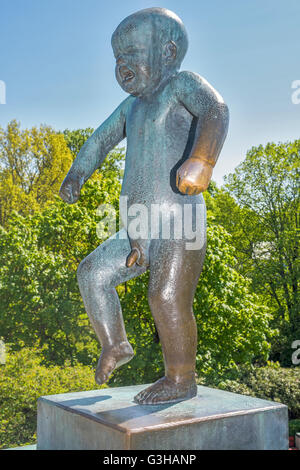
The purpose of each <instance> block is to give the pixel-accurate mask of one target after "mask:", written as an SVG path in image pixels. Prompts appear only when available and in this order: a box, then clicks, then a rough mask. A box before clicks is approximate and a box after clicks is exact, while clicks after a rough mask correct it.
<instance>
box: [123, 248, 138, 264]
mask: <svg viewBox="0 0 300 470" xmlns="http://www.w3.org/2000/svg"><path fill="white" fill-rule="evenodd" d="M139 255H140V254H139V252H138V250H137V249H136V248H133V250H131V252H130V253H129V255H128V256H127V259H126V266H127V268H131V267H132V266H133V265H134V264H135V263H136V262H137V260H138V259H139Z"/></svg>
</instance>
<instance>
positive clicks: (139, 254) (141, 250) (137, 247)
mask: <svg viewBox="0 0 300 470" xmlns="http://www.w3.org/2000/svg"><path fill="white" fill-rule="evenodd" d="M130 245H131V252H130V253H129V255H128V256H127V259H126V266H127V268H131V267H132V266H134V265H135V264H137V265H138V266H145V267H147V266H148V264H149V263H148V259H147V258H148V257H147V254H146V246H143V243H141V242H139V240H130Z"/></svg>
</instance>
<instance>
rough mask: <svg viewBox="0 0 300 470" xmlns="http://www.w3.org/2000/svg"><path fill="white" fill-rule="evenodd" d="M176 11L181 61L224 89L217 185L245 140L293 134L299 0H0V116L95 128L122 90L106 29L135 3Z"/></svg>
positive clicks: (299, 132) (299, 128) (297, 118)
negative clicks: (185, 38) (0, 92)
mask: <svg viewBox="0 0 300 470" xmlns="http://www.w3.org/2000/svg"><path fill="white" fill-rule="evenodd" d="M151 6H161V7H165V8H169V9H171V10H173V11H175V13H177V14H178V15H179V16H180V17H181V19H182V20H183V22H184V23H185V26H186V28H187V31H188V34H189V43H190V45H189V50H188V53H187V56H186V58H185V60H184V63H183V66H182V69H183V70H191V71H194V72H198V73H200V75H202V76H204V77H205V78H206V79H207V80H208V81H209V82H210V83H211V84H212V85H213V86H214V87H215V88H216V89H217V90H218V91H219V92H220V93H221V94H222V95H223V97H224V99H225V101H226V102H227V103H228V106H229V108H230V113H231V122H230V130H229V134H228V138H227V141H226V143H225V145H224V149H223V151H222V154H221V156H220V159H219V161H218V164H217V166H216V168H215V172H214V179H215V180H216V181H217V182H218V183H219V184H221V183H222V176H223V175H225V174H228V173H229V172H230V171H232V170H233V169H234V167H235V166H236V165H237V164H238V163H239V162H240V161H241V160H242V159H243V158H244V157H245V154H246V151H247V149H249V148H250V147H252V146H253V145H259V144H264V143H266V142H268V141H286V140H292V139H296V138H300V104H299V105H295V104H293V103H292V101H291V94H292V89H291V84H292V82H293V81H294V80H300V33H299V31H300V27H299V25H300V1H299V0H226V1H225V0H210V1H208V0H207V1H203V0H164V1H163V0H162V1H161V2H160V3H159V2H153V0H152V1H148V0H129V1H127V2H126V1H124V0H106V1H102V0H0V80H3V81H5V83H6V87H7V95H6V104H5V105H0V125H1V126H3V127H4V126H6V125H7V123H8V122H9V121H10V120H11V119H13V118H16V119H17V120H19V121H20V122H21V125H22V127H31V126H32V125H39V124H40V123H46V124H49V125H52V126H53V127H54V128H56V129H61V130H62V129H65V128H69V129H75V128H79V127H81V128H82V127H88V126H90V127H97V126H98V125H99V124H101V122H102V121H103V120H104V119H105V118H106V117H107V116H108V115H109V114H110V113H111V112H112V111H113V110H114V109H115V107H116V106H117V105H118V104H119V103H120V101H121V100H122V99H124V97H125V93H124V92H123V91H122V90H121V89H120V88H119V85H118V84H117V82H116V80H115V77H114V58H113V54H112V50H111V45H110V38H111V34H112V32H113V31H114V29H115V28H116V26H117V25H118V24H119V22H120V21H121V20H122V19H123V18H124V17H125V16H128V15H129V14H131V13H133V12H134V11H136V10H139V9H142V8H148V7H151Z"/></svg>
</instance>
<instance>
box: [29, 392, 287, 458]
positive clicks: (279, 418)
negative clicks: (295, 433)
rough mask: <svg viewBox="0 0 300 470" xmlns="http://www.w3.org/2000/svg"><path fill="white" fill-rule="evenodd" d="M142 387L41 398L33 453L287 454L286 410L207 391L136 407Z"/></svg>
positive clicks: (251, 398) (233, 394)
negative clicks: (265, 451) (279, 451)
mask: <svg viewBox="0 0 300 470" xmlns="http://www.w3.org/2000/svg"><path fill="white" fill-rule="evenodd" d="M145 387H146V385H138V386H131V387H120V388H105V389H101V390H93V391H89V392H80V393H67V394H61V395H51V396H45V397H41V398H40V399H39V400H38V431H37V434H38V443H37V448H38V449H53V450H65V449H90V450H91V449H94V450H100V449H101V450H117V449H118V450H140V449H146V450H171V449H173V450H174V449H175V450H183V449H187V450H210V449H234V450H237V449H287V448H288V414H287V407H286V406H285V405H282V404H280V403H275V402H271V401H266V400H260V399H258V398H253V397H248V396H244V395H238V394H235V393H230V392H225V391H222V390H216V389H212V388H208V387H202V386H199V387H198V395H197V396H196V397H195V398H192V399H190V400H187V401H183V402H179V403H175V404H174V403H173V404H166V405H137V404H136V403H134V401H133V397H134V396H135V395H136V394H137V393H138V392H139V391H140V390H142V389H143V388H145Z"/></svg>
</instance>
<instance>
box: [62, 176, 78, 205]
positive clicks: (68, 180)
mask: <svg viewBox="0 0 300 470" xmlns="http://www.w3.org/2000/svg"><path fill="white" fill-rule="evenodd" d="M82 183H83V182H82V178H81V177H80V176H78V175H75V174H71V173H68V174H67V176H66V177H65V179H64V180H63V182H62V185H61V187H60V190H59V195H60V197H61V198H62V200H63V201H65V202H67V203H68V204H74V202H77V201H78V199H79V196H80V190H81V187H82Z"/></svg>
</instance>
